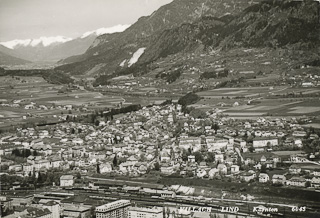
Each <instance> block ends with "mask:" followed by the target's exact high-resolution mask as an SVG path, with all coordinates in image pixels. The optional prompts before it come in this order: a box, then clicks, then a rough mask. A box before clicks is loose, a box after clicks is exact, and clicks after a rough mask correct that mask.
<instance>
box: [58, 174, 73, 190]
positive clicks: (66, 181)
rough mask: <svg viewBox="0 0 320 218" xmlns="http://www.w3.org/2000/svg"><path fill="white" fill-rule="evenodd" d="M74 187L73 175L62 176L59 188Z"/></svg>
mask: <svg viewBox="0 0 320 218" xmlns="http://www.w3.org/2000/svg"><path fill="white" fill-rule="evenodd" d="M73 185H74V177H73V175H63V176H61V177H60V186H61V187H70V186H73Z"/></svg>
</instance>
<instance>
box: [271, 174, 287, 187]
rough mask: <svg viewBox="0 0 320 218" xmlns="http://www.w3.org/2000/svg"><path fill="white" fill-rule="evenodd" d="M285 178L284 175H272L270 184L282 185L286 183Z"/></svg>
mask: <svg viewBox="0 0 320 218" xmlns="http://www.w3.org/2000/svg"><path fill="white" fill-rule="evenodd" d="M286 180H287V179H286V177H285V176H284V175H280V174H274V175H273V176H272V183H273V184H282V185H284V184H285V183H286Z"/></svg>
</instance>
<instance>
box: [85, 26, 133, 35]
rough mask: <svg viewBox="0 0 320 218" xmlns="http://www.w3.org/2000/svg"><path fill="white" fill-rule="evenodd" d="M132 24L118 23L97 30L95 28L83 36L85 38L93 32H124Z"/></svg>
mask: <svg viewBox="0 0 320 218" xmlns="http://www.w3.org/2000/svg"><path fill="white" fill-rule="evenodd" d="M129 26H130V25H128V24H124V25H122V24H119V25H116V26H113V27H107V28H100V29H97V30H94V31H89V32H86V33H84V34H83V35H82V36H81V38H85V37H87V36H89V35H91V34H95V35H97V36H100V35H103V34H107V33H117V32H123V31H125V30H126V29H127V28H128V27H129Z"/></svg>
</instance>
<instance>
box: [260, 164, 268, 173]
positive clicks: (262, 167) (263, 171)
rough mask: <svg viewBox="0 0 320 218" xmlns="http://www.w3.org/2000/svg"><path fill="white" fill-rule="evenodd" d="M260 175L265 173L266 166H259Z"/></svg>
mask: <svg viewBox="0 0 320 218" xmlns="http://www.w3.org/2000/svg"><path fill="white" fill-rule="evenodd" d="M260 172H261V173H266V172H267V166H266V165H265V164H262V165H261V170H260Z"/></svg>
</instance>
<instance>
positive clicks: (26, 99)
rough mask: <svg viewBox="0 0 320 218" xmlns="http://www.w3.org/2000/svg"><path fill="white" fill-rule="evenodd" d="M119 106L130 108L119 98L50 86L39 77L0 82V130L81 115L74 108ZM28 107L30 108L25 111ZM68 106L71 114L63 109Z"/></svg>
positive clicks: (3, 78) (11, 78)
mask: <svg viewBox="0 0 320 218" xmlns="http://www.w3.org/2000/svg"><path fill="white" fill-rule="evenodd" d="M120 102H122V103H126V104H130V102H128V101H126V100H125V99H124V98H122V97H121V96H113V95H103V94H101V93H99V92H93V91H87V90H81V89H77V88H73V87H70V88H69V87H68V86H66V85H65V86H63V85H53V84H49V83H47V82H46V81H45V80H44V79H43V78H41V77H9V76H3V77H1V80H0V104H1V103H2V104H3V105H1V106H0V127H5V126H11V125H16V124H22V123H35V122H41V120H45V121H47V122H48V121H49V120H53V121H57V120H58V119H59V116H61V115H62V114H69V113H72V114H74V115H77V114H81V113H82V112H81V110H78V109H77V108H79V109H82V108H87V109H89V110H90V109H92V110H95V109H104V108H113V107H116V106H117V105H118V104H119V103H120ZM28 105H33V106H32V107H30V108H28V109H27V108H26V106H28ZM68 105H69V106H72V109H71V110H70V109H67V108H65V107H66V106H68ZM40 106H41V107H42V106H44V108H40ZM68 108H71V107H68Z"/></svg>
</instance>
